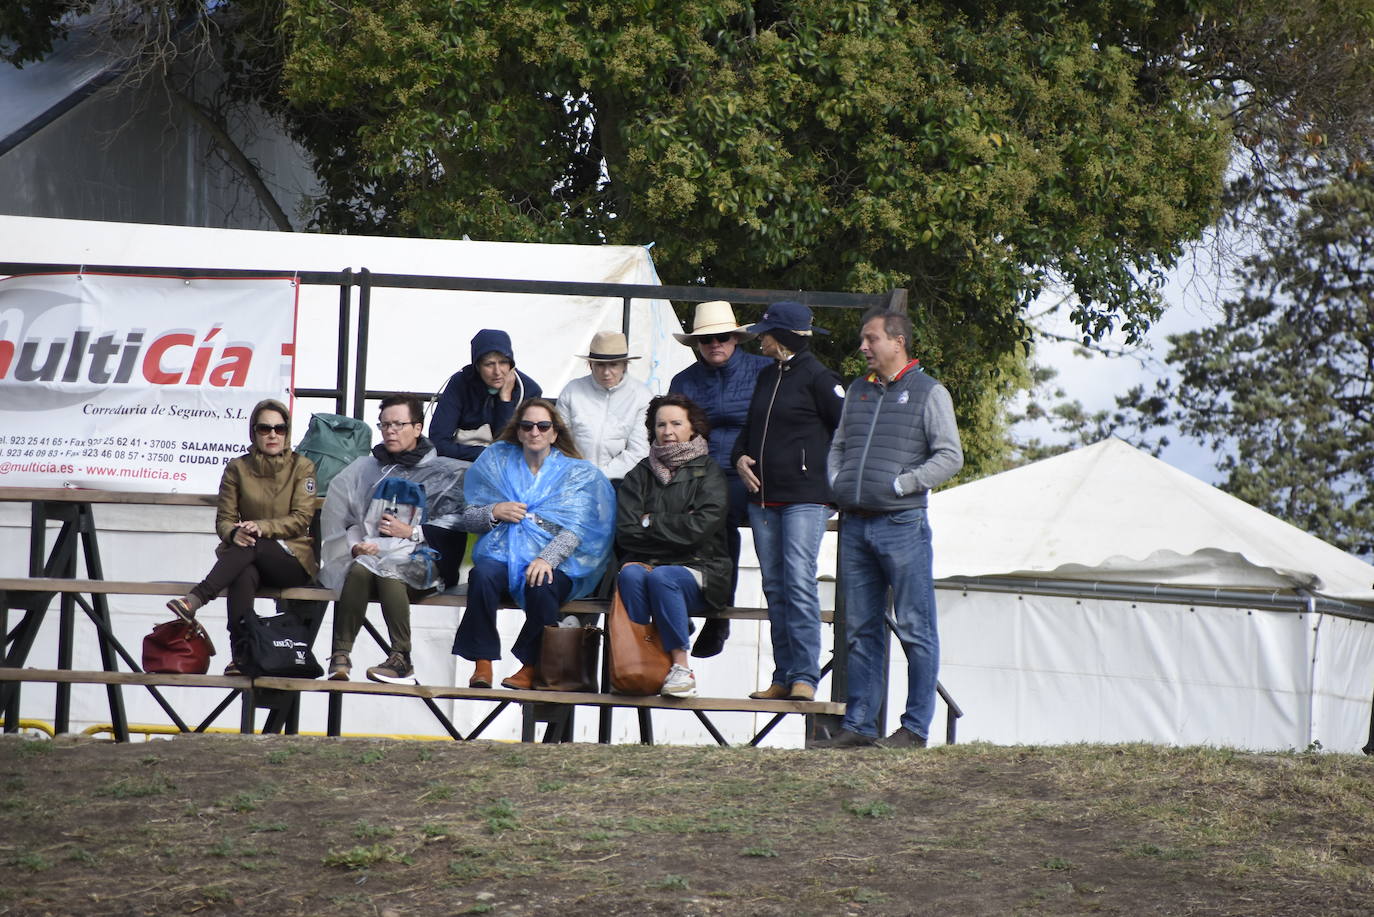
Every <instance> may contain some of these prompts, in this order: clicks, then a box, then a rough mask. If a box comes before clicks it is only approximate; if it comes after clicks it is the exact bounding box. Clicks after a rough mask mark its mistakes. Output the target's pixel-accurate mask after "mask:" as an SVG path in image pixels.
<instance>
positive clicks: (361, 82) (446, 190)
mask: <svg viewBox="0 0 1374 917" xmlns="http://www.w3.org/2000/svg"><path fill="white" fill-rule="evenodd" d="M961 8H967V9H975V10H976V11H975V13H973V14H971V15H968V14H965V13H963V12H961V11H960V9H961ZM285 9H286V13H285V18H284V26H285V28H286V31H287V35H288V37H289V40H290V48H291V50H290V52H289V54H288V56H287V60H286V67H285V83H284V85H285V92H286V95H287V97H288V99H289V100H290V103H291V105H292V106H294V110H295V112H296V113H297V115H298V117H299V118H300V119H301V120H302V122H303V123H310V124H316V125H318V124H321V123H324V122H329V121H332V120H337V121H338V123H339V124H340V125H351V126H352V127H351V129H344V130H338V131H328V130H325V131H319V132H315V131H307V132H304V133H305V136H307V137H308V138H310V139H309V140H308V144H309V146H310V149H311V152H312V153H313V154H314V155H315V156H316V157H317V158H318V159H319V161H320V163H321V173H322V175H324V176H326V177H327V179H328V183H329V201H328V204H327V206H324V207H321V209H320V210H319V211H318V212H317V214H316V225H318V226H320V227H321V228H324V229H330V230H343V231H356V230H365V231H369V232H377V231H382V232H387V233H395V234H409V235H427V236H442V237H448V238H456V237H459V236H462V235H464V234H467V235H469V236H471V237H473V238H479V239H481V238H486V239H503V240H538V241H546V242H589V243H595V242H601V241H606V242H614V243H625V244H642V243H646V242H651V241H652V242H654V243H656V247H655V249H654V256H655V261H656V263H657V266H658V269H659V272H660V274H661V275H662V276H663V277H664V278H665V279H666V280H668V281H669V282H683V281H695V280H702V281H705V282H707V283H718V284H721V285H728V286H754V287H772V288H783V289H796V288H811V289H851V290H863V291H878V290H883V289H887V288H889V287H892V286H903V287H907V288H909V289H910V292H911V302H912V304H913V310H914V311H915V312H916V313H917V314H918V316H919V318H918V325H919V326H920V327H921V329H922V333H923V336H924V339H923V341H922V344H923V346H924V348H925V349H923V350H922V353H921V355H922V357H923V362H924V363H925V364H926V365H927V366H928V367H929V368H931V369H932V371H934V372H935V373H936V374H937V375H938V376H939V377H940V378H941V379H942V380H944V381H946V382H947V383H948V384H950V385H951V386H953V387H954V388H956V389H958V390H960V391H961V392H962V397H961V398H956V403H957V404H958V405H959V406H960V411H961V417H962V418H963V419H964V420H966V421H968V422H974V418H975V417H977V416H981V415H982V413H983V412H982V409H981V408H975V407H974V405H975V403H981V402H982V401H983V400H984V399H987V398H989V397H994V396H995V395H996V392H997V388H996V385H997V383H996V379H997V378H998V374H999V373H1001V372H1002V371H1003V370H1004V369H1005V367H1004V366H1002V365H1001V360H1002V357H1003V355H1006V354H1010V353H1013V352H1015V351H1017V350H1018V349H1019V346H1020V344H1021V343H1022V342H1023V341H1025V340H1027V339H1028V334H1027V331H1026V329H1025V327H1024V323H1023V316H1024V309H1025V307H1026V305H1027V304H1028V303H1029V302H1031V301H1032V300H1033V299H1034V298H1035V297H1036V296H1037V295H1038V294H1039V293H1040V291H1041V289H1042V288H1043V286H1044V285H1045V284H1046V283H1047V282H1050V281H1056V282H1058V283H1060V284H1062V285H1063V286H1065V287H1067V288H1070V289H1072V290H1073V291H1074V292H1075V293H1076V296H1077V303H1078V305H1077V309H1076V311H1075V320H1076V321H1078V323H1079V324H1080V326H1081V327H1082V329H1083V333H1084V335H1085V336H1088V337H1098V336H1100V335H1102V334H1104V333H1106V331H1108V330H1109V329H1112V328H1115V327H1122V328H1125V329H1126V330H1127V331H1128V333H1131V334H1139V333H1143V330H1144V329H1145V328H1146V327H1147V326H1148V324H1149V322H1150V321H1151V320H1152V319H1153V318H1154V317H1155V315H1157V312H1158V301H1157V296H1156V293H1155V289H1156V287H1157V285H1158V279H1159V277H1160V275H1161V272H1162V270H1163V268H1164V267H1165V266H1167V265H1168V264H1171V263H1172V261H1173V260H1174V258H1175V257H1176V256H1177V254H1178V252H1179V251H1180V249H1181V246H1182V245H1183V244H1184V243H1185V242H1186V241H1187V240H1189V239H1192V238H1195V237H1196V236H1197V235H1198V234H1199V233H1200V232H1201V230H1202V228H1203V227H1204V226H1205V225H1207V223H1208V222H1209V221H1210V220H1211V219H1212V217H1213V215H1214V211H1215V201H1216V200H1217V197H1218V195H1219V192H1220V179H1221V172H1222V168H1223V165H1224V163H1225V156H1226V139H1225V136H1224V132H1223V131H1222V129H1221V128H1220V127H1219V126H1218V125H1217V123H1216V122H1215V121H1214V120H1213V119H1211V118H1210V117H1209V116H1208V115H1207V114H1206V111H1205V109H1204V107H1203V104H1202V103H1203V102H1204V101H1205V99H1206V98H1208V96H1207V95H1206V93H1207V91H1208V90H1206V88H1205V87H1203V86H1201V85H1198V84H1192V83H1189V82H1187V81H1186V80H1184V79H1182V78H1180V77H1178V76H1176V75H1175V76H1158V75H1152V76H1151V79H1150V82H1149V83H1148V85H1145V84H1144V83H1143V82H1142V73H1143V72H1144V71H1143V70H1142V63H1141V60H1140V57H1139V54H1138V52H1137V51H1136V50H1135V49H1133V48H1129V47H1127V46H1125V45H1124V44H1120V43H1117V41H1116V40H1115V38H1114V36H1113V34H1111V33H1109V32H1107V31H1104V27H1103V26H1102V24H1101V23H1100V22H1091V21H1089V19H1088V17H1087V14H1086V13H1083V14H1081V15H1078V14H1076V15H1070V14H1069V13H1068V12H1064V11H1060V13H1056V14H1055V15H1049V14H1047V13H1046V14H1044V15H1040V14H1036V13H1034V12H1033V11H1031V12H1028V13H1027V14H1025V15H1022V14H1018V13H1016V12H1003V11H1001V10H1000V9H993V8H991V7H990V8H989V9H987V10H984V9H982V8H981V6H980V5H977V4H952V3H943V4H942V3H928V4H922V5H917V6H912V5H911V4H909V3H897V2H878V0H873V2H857V0H792V2H780V3H774V4H768V5H755V4H744V3H741V2H704V0H686V2H677V0H673V2H669V0H642V2H639V3H635V4H623V3H614V2H610V0H569V2H565V3H561V4H557V5H550V4H547V3H543V2H538V0H509V2H504V3H500V4H496V3H485V2H467V3H450V2H448V0H403V2H399V3H395V4H391V3H388V4H364V3H360V2H356V0H349V2H338V0H286V3H285ZM1074 9H1075V10H1077V5H1075V7H1074ZM1098 12H1100V11H1098ZM1101 15H1102V17H1103V18H1104V19H1105V20H1107V21H1110V22H1115V20H1114V19H1113V18H1112V17H1113V16H1115V15H1116V14H1115V13H1101ZM851 323H852V319H849V320H841V321H838V322H832V323H831V324H832V325H835V326H838V330H841V331H843V332H844V334H843V336H841V337H838V338H837V339H836V343H835V344H833V345H832V346H833V348H834V350H835V352H834V353H823V354H822V356H823V357H825V358H827V359H829V360H831V361H832V362H834V363H836V364H838V363H839V361H840V359H841V358H842V356H843V354H844V353H847V352H848V351H849V350H850V349H851V348H852V346H853V340H852V337H851V335H852V333H853V330H854V329H852V328H849V327H848V325H849V324H851ZM979 439H981V438H980V437H975V440H979ZM990 448H996V447H992V446H990ZM970 458H971V465H972V466H973V467H974V468H977V467H978V466H979V464H980V463H981V462H982V460H983V458H984V456H983V455H981V454H980V453H978V452H974V453H972V454H971V455H970Z"/></svg>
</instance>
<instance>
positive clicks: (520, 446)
mask: <svg viewBox="0 0 1374 917" xmlns="http://www.w3.org/2000/svg"><path fill="white" fill-rule="evenodd" d="M463 497H464V500H465V502H466V503H467V504H468V505H469V506H484V507H486V508H487V509H488V511H489V512H490V513H491V520H492V524H493V526H494V527H493V528H492V530H491V531H490V532H488V533H487V534H485V535H483V536H482V537H481V539H479V540H478V542H477V545H476V546H475V547H474V548H473V550H472V559H473V568H472V573H471V574H470V575H469V576H468V606H467V610H466V611H464V612H463V619H462V621H461V622H460V623H459V624H458V633H457V635H456V636H455V637H454V640H453V652H454V654H455V655H457V656H462V657H463V658H464V659H470V660H472V661H473V662H474V663H475V665H474V668H473V673H472V678H471V679H470V680H469V682H468V684H469V685H470V686H471V687H474V688H490V687H491V684H492V668H491V664H492V660H494V659H500V658H501V641H500V637H499V635H498V634H497V632H496V611H497V609H498V608H500V607H502V605H510V604H515V605H519V606H520V607H521V608H523V609H525V626H524V627H523V628H521V630H520V634H519V636H517V637H516V638H515V645H514V646H513V647H511V652H512V654H513V655H514V656H515V658H516V659H518V660H520V663H521V667H520V671H518V672H516V673H515V674H514V675H512V676H510V677H509V678H506V679H504V680H503V681H502V682H501V684H503V685H504V686H506V687H507V688H530V687H533V684H534V674H535V665H536V663H537V662H538V661H539V645H540V642H541V640H542V639H543V635H544V628H545V627H546V626H548V625H550V624H556V623H557V622H558V612H559V609H560V608H561V607H562V606H563V604H564V603H565V602H567V601H568V600H570V599H575V598H581V597H583V596H585V595H588V594H590V593H591V592H592V590H593V589H595V588H596V586H597V584H598V583H599V582H600V580H601V576H602V573H603V572H604V570H605V566H606V560H607V557H608V555H609V552H610V546H611V536H612V534H613V533H614V531H615V497H614V495H613V493H612V491H611V484H610V482H609V481H607V480H606V476H605V475H603V474H602V473H601V472H600V470H598V469H597V467H596V466H595V465H593V464H591V463H590V462H587V461H584V460H583V459H582V457H581V455H580V454H579V453H578V451H577V445H576V443H574V442H573V438H572V434H571V433H569V432H568V428H567V426H566V425H565V424H564V422H563V419H562V418H561V417H559V415H558V409H557V408H556V407H555V406H554V404H553V403H552V402H551V401H547V400H545V399H543V398H527V399H526V400H524V401H522V402H521V403H520V406H519V407H518V408H516V411H515V416H514V418H513V419H512V420H511V422H510V423H509V424H507V425H506V428H505V430H503V431H502V433H501V436H500V438H499V440H498V441H497V442H494V443H492V444H491V446H489V447H487V448H486V449H485V450H484V451H483V452H482V455H481V457H480V458H479V459H478V460H477V462H476V464H474V465H473V466H472V468H470V469H469V470H468V473H467V477H466V478H465V479H464V482H463Z"/></svg>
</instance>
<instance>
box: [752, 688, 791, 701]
mask: <svg viewBox="0 0 1374 917" xmlns="http://www.w3.org/2000/svg"><path fill="white" fill-rule="evenodd" d="M788 693H789V692H788V690H787V686H786V685H769V686H768V687H766V688H764V689H763V690H762V691H755V692H754V693H752V694H750V695H749V696H750V697H751V698H753V699H754V700H785V699H786V698H787V695H788Z"/></svg>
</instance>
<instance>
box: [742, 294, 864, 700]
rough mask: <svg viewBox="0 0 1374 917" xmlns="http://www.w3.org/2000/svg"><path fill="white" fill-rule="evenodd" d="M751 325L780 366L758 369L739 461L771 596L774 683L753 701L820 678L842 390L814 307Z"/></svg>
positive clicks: (810, 689) (799, 691) (779, 310)
mask: <svg viewBox="0 0 1374 917" xmlns="http://www.w3.org/2000/svg"><path fill="white" fill-rule="evenodd" d="M748 331H749V332H750V333H752V334H756V335H758V336H759V344H760V348H761V349H762V351H763V354H764V356H768V357H772V358H773V360H774V361H776V362H774V364H773V365H772V366H770V367H769V368H767V369H765V370H764V371H763V372H762V373H761V374H760V375H759V381H758V386H757V387H756V388H755V389H754V397H753V400H751V401H750V402H749V417H748V419H747V420H746V421H745V425H744V429H743V430H742V431H741V432H740V435H739V438H738V439H737V440H735V449H734V453H733V458H734V460H735V470H736V471H738V472H739V476H740V480H742V481H743V482H744V486H745V487H746V488H747V489H748V490H749V493H750V494H751V497H750V503H749V525H750V528H752V530H753V532H754V551H755V553H757V554H758V557H759V571H760V573H761V574H762V575H763V594H764V597H765V598H766V599H767V600H768V621H769V624H770V625H771V631H772V637H773V678H772V683H771V684H770V685H769V686H768V687H767V688H766V689H764V690H762V691H755V692H754V693H753V694H751V695H750V697H755V698H784V697H786V698H791V699H793V700H812V699H813V698H815V696H816V683H817V682H818V681H819V680H820V653H821V605H820V595H819V593H818V592H817V590H816V555H817V554H818V553H819V552H820V547H821V537H822V536H823V535H824V534H825V520H826V519H827V518H829V516H830V512H831V509H830V505H829V504H830V503H831V502H832V500H833V496H832V494H831V492H830V479H829V477H828V476H827V474H826V459H827V456H828V454H829V452H830V440H831V437H833V436H834V433H835V427H836V426H837V425H838V424H839V422H840V413H841V412H842V410H843V408H844V387H843V386H842V385H841V384H840V377H839V376H838V375H836V374H835V372H834V371H833V370H830V369H828V368H827V367H825V366H823V365H822V364H821V362H820V360H817V359H816V357H815V355H814V354H812V353H811V352H810V342H811V336H812V335H813V334H828V333H829V332H827V331H825V330H824V329H822V328H816V327H814V326H812V324H811V310H810V309H808V308H807V307H806V306H804V305H802V304H801V303H799V302H790V301H789V302H775V303H773V304H772V305H771V306H769V307H768V311H767V312H765V313H763V318H761V319H759V321H758V322H756V323H755V324H753V325H750V326H749V328H748Z"/></svg>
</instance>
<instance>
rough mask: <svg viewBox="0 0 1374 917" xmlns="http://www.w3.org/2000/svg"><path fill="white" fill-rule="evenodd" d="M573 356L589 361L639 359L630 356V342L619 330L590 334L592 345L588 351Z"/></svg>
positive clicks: (605, 361) (607, 361) (616, 361)
mask: <svg viewBox="0 0 1374 917" xmlns="http://www.w3.org/2000/svg"><path fill="white" fill-rule="evenodd" d="M574 356H576V357H577V358H578V359H579V360H587V361H588V362H590V363H619V362H621V361H622V360H638V359H639V357H632V356H630V342H629V341H628V340H626V338H625V335H624V334H623V333H622V332H619V331H598V332H597V333H596V334H594V335H592V346H591V348H590V350H589V352H588V353H580V354H575V355H574Z"/></svg>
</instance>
